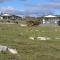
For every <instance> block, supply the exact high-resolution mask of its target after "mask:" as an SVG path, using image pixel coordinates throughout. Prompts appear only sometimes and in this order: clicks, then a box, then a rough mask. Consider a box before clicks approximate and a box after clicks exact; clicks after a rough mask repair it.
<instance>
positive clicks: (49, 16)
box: [44, 15, 57, 17]
mask: <svg viewBox="0 0 60 60" xmlns="http://www.w3.org/2000/svg"><path fill="white" fill-rule="evenodd" d="M44 17H57V16H54V15H47V16H44Z"/></svg>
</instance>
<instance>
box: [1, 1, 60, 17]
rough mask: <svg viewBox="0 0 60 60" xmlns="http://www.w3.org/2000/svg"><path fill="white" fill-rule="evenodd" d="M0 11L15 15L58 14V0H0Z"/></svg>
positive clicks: (59, 7)
mask: <svg viewBox="0 0 60 60" xmlns="http://www.w3.org/2000/svg"><path fill="white" fill-rule="evenodd" d="M0 12H9V13H14V14H17V15H29V16H41V15H48V14H54V15H60V0H0Z"/></svg>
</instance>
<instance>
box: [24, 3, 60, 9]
mask: <svg viewBox="0 0 60 60" xmlns="http://www.w3.org/2000/svg"><path fill="white" fill-rule="evenodd" d="M25 6H26V7H33V8H40V9H42V8H43V9H60V3H47V4H35V5H34V4H25Z"/></svg>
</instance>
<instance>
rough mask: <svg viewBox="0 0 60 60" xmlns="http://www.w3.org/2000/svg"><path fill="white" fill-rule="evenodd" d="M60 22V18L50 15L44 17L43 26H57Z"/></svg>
mask: <svg viewBox="0 0 60 60" xmlns="http://www.w3.org/2000/svg"><path fill="white" fill-rule="evenodd" d="M58 21H60V17H58V16H54V15H48V16H44V17H43V24H57V23H58Z"/></svg>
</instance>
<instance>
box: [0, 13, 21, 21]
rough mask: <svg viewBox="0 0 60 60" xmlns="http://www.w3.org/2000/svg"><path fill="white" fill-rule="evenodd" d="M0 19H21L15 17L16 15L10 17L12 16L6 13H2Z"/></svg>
mask: <svg viewBox="0 0 60 60" xmlns="http://www.w3.org/2000/svg"><path fill="white" fill-rule="evenodd" d="M0 19H1V20H2V19H6V20H16V19H21V17H19V16H16V15H12V14H8V13H4V14H1V15H0Z"/></svg>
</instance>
